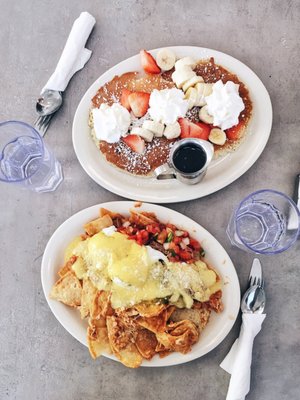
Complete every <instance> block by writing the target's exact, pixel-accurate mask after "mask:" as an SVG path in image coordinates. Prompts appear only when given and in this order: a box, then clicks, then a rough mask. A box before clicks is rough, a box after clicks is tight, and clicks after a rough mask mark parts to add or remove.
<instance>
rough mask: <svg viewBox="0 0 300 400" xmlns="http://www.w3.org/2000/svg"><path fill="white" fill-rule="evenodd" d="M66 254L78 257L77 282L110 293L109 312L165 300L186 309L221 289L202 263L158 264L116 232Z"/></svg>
mask: <svg viewBox="0 0 300 400" xmlns="http://www.w3.org/2000/svg"><path fill="white" fill-rule="evenodd" d="M74 243H75V242H74ZM68 254H71V255H72V254H75V255H77V257H78V259H77V261H76V263H75V264H74V265H73V270H74V271H75V273H76V275H77V276H78V278H79V279H83V278H84V277H89V278H90V280H91V281H92V283H93V284H94V285H95V287H96V288H97V289H98V290H107V291H110V292H111V303H112V307H113V308H119V307H128V306H132V305H134V304H138V303H140V302H142V301H146V300H155V299H161V298H165V297H167V298H168V299H169V301H170V302H171V303H174V304H176V305H178V306H179V305H180V304H181V306H182V307H187V308H190V307H191V306H192V305H193V301H194V299H195V300H199V301H207V300H208V299H209V297H210V295H211V294H212V293H214V292H216V291H217V290H219V289H220V288H221V283H220V281H218V280H217V275H216V273H215V272H214V271H213V270H211V269H208V268H207V265H206V264H205V263H204V262H202V261H197V262H196V263H195V264H186V263H171V262H167V263H164V264H162V263H161V262H160V261H158V259H157V257H153V256H152V253H151V251H149V250H148V249H147V247H146V246H140V245H138V244H137V243H136V242H135V241H134V240H129V239H128V238H127V236H126V235H123V234H121V233H118V232H115V233H113V234H112V235H110V236H107V235H105V234H104V233H103V232H100V233H97V234H96V235H94V236H93V237H91V238H88V239H86V240H84V241H79V242H77V245H76V244H75V245H70V246H69V247H68Z"/></svg>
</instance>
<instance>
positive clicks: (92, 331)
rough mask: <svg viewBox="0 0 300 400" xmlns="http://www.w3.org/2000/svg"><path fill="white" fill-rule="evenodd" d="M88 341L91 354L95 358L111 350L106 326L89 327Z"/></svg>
mask: <svg viewBox="0 0 300 400" xmlns="http://www.w3.org/2000/svg"><path fill="white" fill-rule="evenodd" d="M87 343H88V347H89V351H90V354H91V356H92V357H93V358H94V359H95V358H97V357H100V356H101V355H102V354H103V353H110V352H111V349H110V345H109V340H108V335H107V328H106V326H104V327H98V326H93V327H91V326H89V327H88V329H87Z"/></svg>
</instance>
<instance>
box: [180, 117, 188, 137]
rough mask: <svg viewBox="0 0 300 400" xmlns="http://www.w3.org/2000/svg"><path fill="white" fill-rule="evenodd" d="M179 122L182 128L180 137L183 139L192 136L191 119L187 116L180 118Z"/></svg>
mask: <svg viewBox="0 0 300 400" xmlns="http://www.w3.org/2000/svg"><path fill="white" fill-rule="evenodd" d="M178 123H179V125H180V130H181V134H180V137H181V138H182V139H183V138H187V137H190V121H189V120H188V119H186V118H179V119H178Z"/></svg>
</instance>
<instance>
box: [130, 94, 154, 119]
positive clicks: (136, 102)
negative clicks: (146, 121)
mask: <svg viewBox="0 0 300 400" xmlns="http://www.w3.org/2000/svg"><path fill="white" fill-rule="evenodd" d="M149 99H150V94H149V93H145V92H133V93H130V94H129V96H128V103H129V106H130V108H131V110H132V112H133V114H134V115H135V116H136V117H138V118H140V117H142V116H143V115H145V114H146V112H147V111H148V108H149Z"/></svg>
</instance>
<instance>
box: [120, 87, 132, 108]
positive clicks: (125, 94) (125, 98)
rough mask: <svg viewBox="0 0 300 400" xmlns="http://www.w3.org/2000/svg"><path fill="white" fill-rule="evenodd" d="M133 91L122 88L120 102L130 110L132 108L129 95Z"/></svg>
mask: <svg viewBox="0 0 300 400" xmlns="http://www.w3.org/2000/svg"><path fill="white" fill-rule="evenodd" d="M131 93H132V91H131V90H128V89H125V88H124V89H123V90H122V95H121V100H120V103H121V104H122V106H123V107H125V108H127V110H128V111H130V110H131V107H130V104H129V101H128V96H129V95H130V94H131Z"/></svg>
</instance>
